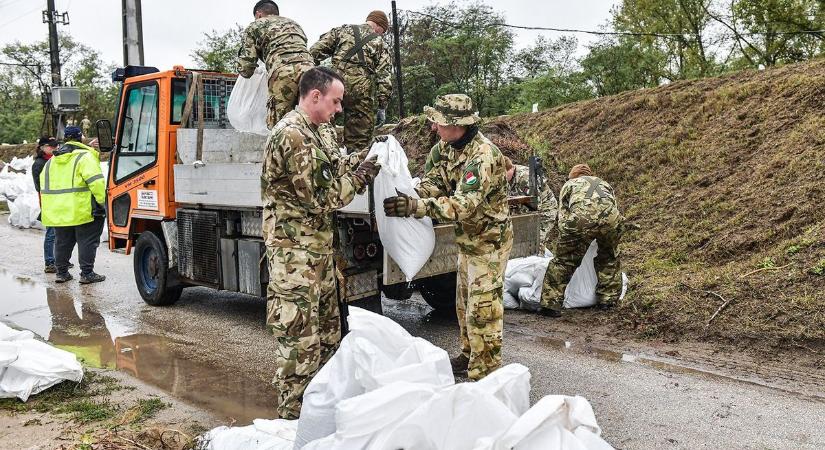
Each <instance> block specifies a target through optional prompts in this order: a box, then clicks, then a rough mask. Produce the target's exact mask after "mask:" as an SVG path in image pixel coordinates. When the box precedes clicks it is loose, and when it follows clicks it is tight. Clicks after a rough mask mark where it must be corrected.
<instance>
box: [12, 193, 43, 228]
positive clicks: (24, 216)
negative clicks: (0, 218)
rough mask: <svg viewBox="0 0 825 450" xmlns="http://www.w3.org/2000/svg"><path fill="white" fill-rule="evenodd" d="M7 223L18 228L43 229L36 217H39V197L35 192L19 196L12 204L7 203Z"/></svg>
mask: <svg viewBox="0 0 825 450" xmlns="http://www.w3.org/2000/svg"><path fill="white" fill-rule="evenodd" d="M8 206H9V223H10V224H11V225H12V226H14V227H18V228H43V226H42V225H41V224H40V221H39V220H37V216H39V215H40V197H39V196H38V195H37V192H26V193H24V194H20V195H18V196H17V198H15V199H14V201H13V202H8Z"/></svg>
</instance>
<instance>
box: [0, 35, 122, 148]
mask: <svg viewBox="0 0 825 450" xmlns="http://www.w3.org/2000/svg"><path fill="white" fill-rule="evenodd" d="M58 44H59V47H60V58H61V63H62V72H63V73H62V78H63V84H64V85H76V86H77V87H78V88H79V90H80V95H81V110H80V111H79V112H78V113H76V114H73V116H74V117H75V118H76V119H80V118H82V117H83V115H84V114H88V115H89V118H90V119H97V118H108V117H111V116H112V113H113V111H114V101H115V100H114V99H115V97H116V89H117V88H116V86H114V85H113V84H112V83H111V82H109V81H108V75H109V73H111V70H112V69H113V66H112V65H106V64H104V63H103V62H102V61H101V59H100V55H99V53H97V52H96V51H94V50H92V49H91V48H89V47H88V46H86V45H84V44H81V43H79V42H77V41H75V40H74V39H73V38H72V37H71V36H70V35H67V34H61V35H60V36H59V39H58ZM0 53H2V55H3V56H4V58H3V59H5V60H7V61H10V62H13V63H16V64H19V65H17V66H0V141H3V142H22V141H23V140H28V141H32V140H34V139H36V138H37V137H38V136H39V135H40V132H41V127H42V124H43V111H42V106H41V98H42V96H43V95H44V94H45V93H46V91H47V89H48V87H49V86H50V85H51V76H50V70H49V43H48V41H47V40H44V41H38V42H34V43H21V42H19V41H18V42H13V43H11V44H7V45H6V46H4V47H3V48H2V50H0Z"/></svg>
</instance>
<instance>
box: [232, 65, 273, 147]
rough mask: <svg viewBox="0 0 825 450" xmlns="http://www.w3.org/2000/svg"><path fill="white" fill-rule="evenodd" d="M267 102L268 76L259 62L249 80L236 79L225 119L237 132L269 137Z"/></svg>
mask: <svg viewBox="0 0 825 450" xmlns="http://www.w3.org/2000/svg"><path fill="white" fill-rule="evenodd" d="M268 100H269V76H268V75H267V72H266V67H265V66H264V64H263V63H262V62H261V61H260V60H259V61H258V67H257V68H256V69H255V72H254V73H253V74H252V76H251V77H249V78H244V77H238V79H237V81H235V86H234V87H232V94H230V95H229V103H228V104H227V105H226V117H227V118H229V123H231V124H232V128H234V129H236V130H238V131H245V132H248V133H255V134H260V135H264V136H266V135H269V129H268V128H267V127H266V116H267V108H266V103H267V101H268Z"/></svg>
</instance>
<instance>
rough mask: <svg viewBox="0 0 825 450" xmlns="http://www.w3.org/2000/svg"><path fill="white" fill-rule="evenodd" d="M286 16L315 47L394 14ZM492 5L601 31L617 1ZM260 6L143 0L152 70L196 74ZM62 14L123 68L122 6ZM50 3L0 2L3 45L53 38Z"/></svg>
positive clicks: (346, 9)
mask: <svg viewBox="0 0 825 450" xmlns="http://www.w3.org/2000/svg"><path fill="white" fill-rule="evenodd" d="M277 3H278V5H279V6H280V9H281V14H282V15H284V16H287V17H290V18H292V19H295V20H296V21H297V22H298V23H299V24H301V26H302V27H303V28H304V31H305V32H306V34H307V38H308V39H309V44H310V45H311V44H312V43H313V42H315V41H316V40H317V39H318V37H319V36H320V35H321V34H322V33H324V32H326V31H327V30H329V29H330V28H332V27H335V26H338V25H341V24H345V23H361V22H363V20H364V18H365V17H366V16H367V14H368V13H369V12H370V11H371V10H373V9H381V10H384V11H387V12H389V11H390V8H391V7H390V2H389V1H378V0H372V1H370V0H347V1H331V0H327V1H321V0H302V1H298V0H281V1H277ZM433 3H442V4H445V3H447V2H433V1H430V0H398V1H397V5H398V8H399V9H408V10H419V9H421V8H423V7H425V6H427V5H430V4H433ZM486 3H487V4H490V5H493V7H494V8H495V9H496V10H498V11H501V12H503V13H504V14H505V15H506V20H507V23H510V24H514V25H525V26H541V27H554V28H576V29H587V30H596V29H599V27H601V26H602V25H604V24H605V23H606V22H607V19H608V18H609V17H610V9H611V7H612V6H613V5H614V4H615V3H618V2H617V1H615V0H578V1H575V2H571V1H560V0H556V1H535V0H532V1H531V0H510V1H492V0H487V1H486ZM254 4H255V1H237V0H235V1H230V0H223V1H220V0H143V2H142V7H143V38H144V59H145V63H146V65H150V66H156V67H158V68H159V69H160V70H167V69H171V68H172V66H173V65H176V64H182V65H184V66H186V67H193V66H194V64H193V62H192V58H191V56H190V53H191V52H192V50H193V49H194V48H195V47H196V46H197V43H198V41H199V40H201V39H202V37H203V33H204V32H207V31H211V30H213V29H214V30H221V31H223V30H227V29H229V28H230V27H232V26H233V25H234V24H236V23H238V24H241V25H243V26H246V25H247V24H248V23H249V22H250V21H251V20H252V12H251V10H252V6H253V5H254ZM55 7H56V9H57V11H58V12H61V13H62V12H64V11H67V12H68V13H69V18H70V22H71V23H70V24H69V25H68V26H62V25H59V26H58V31H59V32H68V33H70V34H71V35H72V36H73V37H74V38H75V39H76V40H77V41H80V42H82V43H84V44H86V45H89V46H91V47H93V48H95V49H97V50H99V51H100V52H101V53H102V56H103V59H104V61H106V62H107V63H114V64H118V65H120V64H122V62H123V47H122V30H121V1H119V0H55ZM44 9H46V0H0V30H2V33H0V46H3V45H5V44H7V43H10V42H13V41H16V40H19V41H22V42H24V43H30V42H34V41H38V40H43V39H46V38H47V37H48V27H47V26H46V24H44V23H43V22H42V17H41V11H42V10H44ZM540 34H544V35H546V36H548V37H557V36H559V35H558V34H556V33H550V32H538V31H517V32H516V45H517V46H518V47H523V46H526V45H529V44H530V43H531V42H533V40H535V39H536V37H537V36H539V35H540ZM574 36H575V37H576V38H577V39H578V40H579V44H580V53H582V52H583V51H584V45H586V44H588V43H590V42H592V41H593V40H594V38H593V37H592V36H590V35H584V34H576V35H574Z"/></svg>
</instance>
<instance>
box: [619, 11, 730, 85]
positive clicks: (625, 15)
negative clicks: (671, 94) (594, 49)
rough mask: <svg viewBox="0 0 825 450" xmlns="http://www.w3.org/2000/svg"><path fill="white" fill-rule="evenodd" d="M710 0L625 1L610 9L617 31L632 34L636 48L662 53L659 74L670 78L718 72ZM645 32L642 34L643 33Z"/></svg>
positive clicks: (654, 54)
mask: <svg viewBox="0 0 825 450" xmlns="http://www.w3.org/2000/svg"><path fill="white" fill-rule="evenodd" d="M711 1H712V0H624V1H623V2H622V4H621V6H620V7H618V8H616V9H614V11H613V26H614V27H615V29H616V30H617V31H623V32H629V33H639V34H640V35H639V36H634V37H635V38H636V42H637V43H638V47H637V50H639V51H641V52H643V53H646V54H649V55H650V58H649V59H651V60H652V59H658V56H659V55H661V54H665V55H666V56H667V59H666V61H665V64H664V65H663V66H662V67H660V68H659V71H660V74H659V75H660V77H661V78H664V79H667V80H670V81H673V80H682V79H687V78H695V77H706V76H712V75H715V74H717V73H719V71H720V70H719V67H718V65H717V64H716V62H715V56H714V53H713V48H714V46H715V45H716V44H717V42H716V40H715V39H716V38H717V37H718V35H716V34H714V33H713V30H712V27H711V24H712V20H711V17H710V14H709V13H708V6H709V5H710V3H711ZM642 34H645V35H642Z"/></svg>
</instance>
